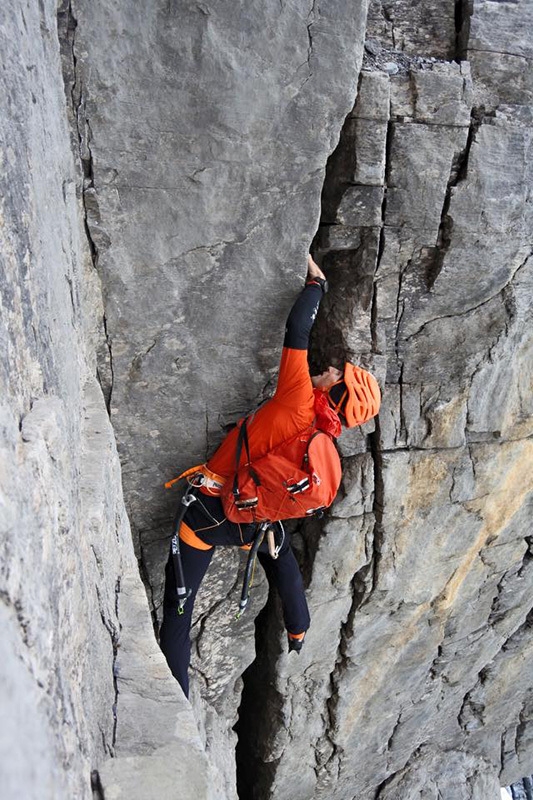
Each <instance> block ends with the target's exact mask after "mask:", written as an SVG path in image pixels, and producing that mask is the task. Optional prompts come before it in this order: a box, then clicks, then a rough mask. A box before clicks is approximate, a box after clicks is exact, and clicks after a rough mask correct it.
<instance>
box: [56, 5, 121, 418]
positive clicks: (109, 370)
mask: <svg viewBox="0 0 533 800" xmlns="http://www.w3.org/2000/svg"><path fill="white" fill-rule="evenodd" d="M57 27H58V36H59V44H60V49H61V63H62V71H63V83H64V88H65V94H66V98H67V108H68V112H69V117H70V122H71V130H72V134H73V145H74V147H73V150H74V154H75V155H76V154H77V156H78V157H79V161H78V162H77V163H78V164H79V166H80V167H81V176H80V177H81V184H82V185H81V191H80V198H81V205H82V210H83V226H84V231H85V236H86V239H87V244H88V248H89V253H90V256H91V261H92V264H93V267H94V268H95V269H96V270H98V262H99V249H98V245H97V243H96V241H95V239H94V237H93V235H92V233H91V228H90V225H89V218H90V216H91V214H92V215H93V217H94V218H95V219H98V216H99V212H98V203H97V200H96V189H95V185H94V164H93V154H92V150H91V140H92V138H93V134H92V130H91V125H90V122H89V119H88V117H87V113H86V103H85V96H84V93H83V81H82V76H81V69H80V65H79V63H78V59H77V56H76V31H77V27H78V21H77V19H76V17H75V15H74V10H73V7H72V0H61V2H60V3H59V5H58V9H57ZM102 328H103V338H104V340H105V347H106V350H107V352H106V353H105V354H104V353H102V352H100V353H99V354H98V367H97V373H96V374H97V378H98V381H99V383H100V386H101V388H102V392H103V394H104V398H105V402H106V407H107V410H108V413H110V410H111V396H112V392H113V380H114V375H113V354H112V342H111V337H110V334H109V331H108V325H107V318H106V315H105V313H104V315H103V319H102Z"/></svg>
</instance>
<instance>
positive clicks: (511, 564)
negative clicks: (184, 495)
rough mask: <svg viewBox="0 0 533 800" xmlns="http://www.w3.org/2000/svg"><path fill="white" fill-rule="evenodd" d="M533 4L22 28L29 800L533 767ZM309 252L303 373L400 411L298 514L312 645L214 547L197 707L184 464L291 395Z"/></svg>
mask: <svg viewBox="0 0 533 800" xmlns="http://www.w3.org/2000/svg"><path fill="white" fill-rule="evenodd" d="M532 8H533V5H532V3H531V1H530V0H517V2H513V3H505V2H504V3H496V2H487V1H486V0H473V1H472V2H467V0H465V2H460V3H454V2H451V0H450V1H449V2H445V3H442V2H439V3H436V2H430V0H420V2H418V1H417V2H411V3H406V2H403V0H372V2H370V3H369V5H368V8H367V4H366V3H365V2H363V0H361V2H354V1H353V0H351V2H347V0H333V1H332V2H328V3H322V4H320V3H318V2H316V0H309V2H306V3H304V4H302V3H301V2H299V0H298V2H297V0H281V2H280V0H275V1H274V0H267V1H266V2H265V0H263V2H261V3H259V2H257V3H256V2H247V3H239V4H235V3H229V2H223V1H222V0H205V2H204V0H202V2H175V1H174V0H170V1H169V0H164V1H163V0H149V2H145V3H137V2H133V0H121V1H120V2H118V3H115V4H109V3H104V2H100V1H99V0H97V2H94V0H92V2H86V0H72V2H66V0H65V1H64V2H61V3H60V4H59V6H58V7H57V8H56V6H55V5H54V3H53V2H51V0H50V1H49V2H46V3H44V4H41V6H39V7H37V5H36V4H33V3H30V2H23V0H20V2H18V3H17V4H16V8H15V10H14V11H10V13H9V14H7V12H6V13H5V14H4V15H3V19H2V23H3V27H2V37H3V38H2V53H3V58H4V63H5V66H6V69H5V70H4V72H3V76H4V77H3V81H5V82H4V83H2V93H3V100H4V103H3V105H4V106H5V107H6V108H7V109H8V112H9V113H8V115H6V116H5V117H2V122H1V123H0V124H1V125H2V129H1V130H2V142H1V154H2V164H3V170H2V179H3V182H4V184H5V186H4V189H3V205H2V215H3V219H2V228H1V231H2V238H3V242H2V254H3V259H4V262H3V264H4V267H3V275H2V283H1V287H0V288H1V298H2V315H1V325H2V328H1V330H2V345H3V346H2V360H1V362H0V363H1V370H2V371H1V373H0V374H1V381H2V394H1V411H0V413H1V416H2V426H1V430H2V435H1V438H0V443H1V445H0V446H1V447H2V451H3V452H2V454H3V458H2V471H1V473H0V474H1V476H2V477H1V484H2V486H1V491H2V506H1V507H0V508H1V511H0V519H1V522H2V529H3V530H2V539H1V542H2V555H1V557H0V564H1V569H2V573H1V575H2V578H1V580H2V586H1V596H2V599H3V600H4V602H3V603H2V604H1V605H0V612H1V614H2V616H3V618H4V627H3V630H4V631H5V635H4V637H2V649H3V658H2V667H1V668H0V669H1V673H0V675H1V676H2V677H1V681H2V694H3V695H4V696H5V697H6V703H7V705H6V708H7V710H8V714H7V715H6V716H7V720H8V722H7V724H6V725H5V726H3V728H2V732H1V733H0V737H1V738H0V748H1V763H2V769H3V771H4V772H5V781H4V783H5V785H7V786H8V787H9V790H10V791H11V794H12V796H17V792H18V790H19V788H20V786H23V787H24V790H25V792H26V794H27V796H28V797H36V798H37V797H39V798H41V797H43V796H49V797H54V798H56V797H72V796H76V797H89V796H90V794H91V772H93V773H94V774H93V790H94V792H95V793H96V796H100V797H101V796H105V798H106V800H109V798H122V797H124V798H126V797H127V798H128V800H133V799H134V798H136V797H139V798H143V800H144V798H149V797H151V796H154V797H155V796H157V797H165V798H169V800H171V798H173V797H176V798H177V797H179V798H186V797H187V796H191V797H192V796H194V797H195V798H203V797H213V798H216V799H217V800H219V798H220V800H222V798H235V797H236V796H237V794H238V796H239V797H241V798H255V799H256V800H262V799H263V798H267V797H268V798H276V799H277V800H285V799H286V798H288V797H291V798H293V800H311V798H328V800H330V799H334V798H338V800H346V799H347V798H357V799H359V798H363V797H367V796H372V797H375V798H376V800H378V799H379V800H393V799H394V800H396V798H399V797H401V798H402V800H410V798H413V800H414V798H417V797H419V796H420V793H421V792H424V796H427V797H431V798H435V800H437V798H444V797H446V798H453V800H457V798H465V800H466V799H467V798H468V799H470V798H471V799H472V800H474V799H475V800H477V799H478V798H479V800H481V798H483V800H485V799H486V798H487V799H488V798H492V797H494V799H495V800H496V798H497V797H498V786H499V784H500V783H501V784H506V783H507V784H508V783H510V782H511V781H513V780H515V779H518V778H520V777H521V776H523V775H526V774H530V773H531V771H532V769H533V745H532V730H533V723H532V716H531V715H532V702H531V700H532V694H531V692H532V680H531V668H530V667H531V659H532V652H531V650H532V647H533V635H532V629H531V625H532V602H531V588H532V583H533V567H532V563H533V562H532V549H531V524H530V519H531V505H532V489H533V477H532V473H531V463H532V460H533V453H532V444H531V443H532V439H531V436H532V432H533V430H532V428H533V423H532V418H533V415H532V399H531V398H532V396H533V394H532V385H533V382H532V372H533V358H532V335H531V330H532V311H531V293H532V280H533V278H532V274H531V270H532V265H533V259H532V258H531V256H532V253H533V245H532V228H533V226H532V219H531V208H532V207H531V186H532V185H533V180H532V177H533V176H532V148H531V140H532V131H533V116H532V105H531V103H532V98H531V92H532V85H531V75H532V74H533V73H532V71H531V59H532V52H531V51H532V47H533V45H532V40H531V36H530V34H529V30H530V28H531V17H532V13H533V11H532ZM60 49H61V59H60ZM73 156H74V158H73ZM326 165H327V168H326ZM311 242H313V249H314V252H315V253H316V254H317V257H320V259H322V262H323V265H324V269H325V271H326V272H327V274H328V278H329V282H330V285H331V290H330V293H329V295H328V297H327V298H326V300H325V301H324V303H323V306H322V309H321V313H320V315H319V319H318V321H317V324H316V326H315V332H314V337H313V346H312V354H311V357H312V362H313V365H314V367H316V368H320V367H324V366H327V365H328V364H329V363H330V362H333V363H335V361H336V360H337V359H338V360H342V359H343V358H344V357H350V358H352V359H354V360H356V361H358V362H359V363H361V364H362V365H363V366H367V367H369V368H371V369H372V370H373V371H374V372H375V374H376V375H377V376H378V378H379V380H380V383H381V385H382V387H383V390H384V394H383V397H384V402H383V409H382V412H381V413H380V416H379V419H378V420H377V421H376V423H371V424H369V425H367V426H364V427H363V428H362V429H358V430H356V431H352V432H349V433H346V434H344V435H343V436H342V437H341V439H340V441H339V447H340V450H341V453H342V456H343V467H344V481H343V487H342V490H341V494H340V496H339V499H338V501H337V502H336V504H335V506H334V507H333V509H332V511H331V514H330V515H329V516H328V518H327V519H326V520H324V521H322V522H311V523H308V524H306V525H305V526H304V525H295V526H293V544H294V547H295V549H296V550H297V553H298V557H299V559H300V561H301V565H302V569H303V573H304V576H305V580H306V583H307V586H308V597H309V601H310V606H311V612H312V617H313V621H312V627H311V630H310V632H309V635H308V637H307V640H306V643H305V647H304V650H303V652H302V655H301V656H300V657H296V656H291V657H290V658H289V657H288V656H287V654H286V645H285V642H284V635H283V631H282V627H281V623H280V615H279V604H278V601H277V598H276V597H275V596H274V595H271V596H270V598H269V600H268V602H267V604H266V607H265V608H264V610H263V611H262V612H261V613H259V612H260V610H261V609H262V607H263V606H264V604H265V600H266V598H267V594H268V587H267V586H266V584H265V581H264V579H262V578H261V576H258V582H257V585H256V586H255V587H254V590H253V598H252V604H251V609H250V611H248V612H247V616H245V617H244V618H243V620H241V621H240V622H238V623H237V622H235V621H234V619H233V617H234V612H235V598H236V595H237V592H238V587H239V580H240V574H239V562H240V555H239V554H237V553H234V552H232V551H227V550H222V551H221V552H220V553H217V555H216V557H215V559H214V562H213V564H212V567H211V568H210V571H209V574H208V578H207V579H206V581H205V582H204V586H203V589H202V595H201V596H199V599H198V606H197V622H196V624H195V626H194V630H193V636H194V640H195V646H194V648H193V649H194V653H193V665H192V669H193V681H192V685H193V690H192V702H193V706H194V718H193V715H192V713H191V708H190V706H189V705H188V704H187V703H186V701H185V700H184V698H183V696H182V694H181V692H180V690H179V687H177V685H176V684H175V682H174V681H173V680H172V679H171V677H170V676H169V673H168V670H167V668H166V665H165V663H164V660H163V659H162V656H161V654H160V653H159V651H158V649H157V644H156V640H155V637H154V635H153V631H152V627H151V620H150V611H151V612H152V619H153V620H155V619H156V618H157V615H158V613H159V610H160V602H161V590H162V580H163V564H164V561H165V559H166V554H167V550H168V539H169V535H170V524H171V520H172V516H173V513H174V508H175V503H176V499H177V498H176V496H175V495H170V494H168V493H165V492H164V490H163V489H162V484H163V483H164V481H165V480H168V479H169V478H171V477H173V476H174V475H175V474H177V473H178V471H180V470H181V469H183V468H185V467H187V466H190V465H191V464H193V463H198V462H200V461H202V460H204V459H205V458H206V457H207V456H208V454H209V453H211V452H212V451H213V449H214V448H215V447H216V445H217V444H218V443H219V442H220V440H221V439H222V437H223V436H224V433H225V431H226V430H227V426H228V425H229V424H231V423H232V422H233V421H235V420H236V419H237V418H238V417H239V416H240V415H241V414H243V413H244V412H246V411H247V410H248V409H249V408H250V407H253V406H254V405H256V404H257V403H258V402H260V401H261V400H262V399H263V398H264V397H266V396H268V393H269V391H270V390H271V389H272V386H273V380H274V379H275V374H276V370H277V362H278V358H279V351H280V345H281V339H282V335H283V326H284V321H285V317H286V313H287V311H288V309H289V307H290V305H291V303H292V301H293V299H294V297H295V296H296V293H297V292H298V289H299V287H300V285H301V278H302V277H303V274H304V271H305V255H306V252H307V250H308V248H309V245H310V244H311ZM110 423H111V424H112V427H111V424H110ZM115 438H116V443H117V446H118V454H119V457H120V464H121V470H120V469H119V462H118V458H117V453H116V450H115ZM121 479H122V482H123V486H124V493H125V501H126V507H127V510H128V516H129V521H128V519H127V517H126V512H125V507H124V502H123V500H122V489H121V485H120V484H121ZM130 523H131V532H130ZM134 549H135V550H136V555H137V556H138V558H139V563H140V566H141V571H142V574H143V577H144V579H145V583H146V589H147V595H145V593H144V589H143V587H142V585H141V582H140V578H139V575H138V570H137V564H136V561H135V557H134ZM236 746H237V750H236V752H237V758H236V759H235V747H236ZM28 747H30V748H31V750H32V752H33V754H34V758H33V760H32V762H31V769H28V760H27V757H26V753H27V751H28ZM4 754H5V755H4ZM43 787H45V790H43ZM45 791H46V792H48V794H45ZM187 793H188V794H187Z"/></svg>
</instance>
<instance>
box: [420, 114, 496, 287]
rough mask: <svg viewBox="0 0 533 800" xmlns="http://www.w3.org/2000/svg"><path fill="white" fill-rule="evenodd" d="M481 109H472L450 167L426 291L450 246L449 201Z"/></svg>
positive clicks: (465, 168)
mask: <svg viewBox="0 0 533 800" xmlns="http://www.w3.org/2000/svg"><path fill="white" fill-rule="evenodd" d="M482 117H483V111H482V110H480V109H472V112H471V121H470V127H469V129H468V137H467V140H466V145H465V148H464V150H461V151H460V152H459V153H456V154H455V156H454V158H453V160H452V165H451V168H450V177H449V179H448V183H447V185H446V193H445V195H444V202H443V205H442V211H441V215H440V224H439V231H438V234H437V243H436V245H435V247H434V248H433V249H432V251H431V256H430V258H429V260H428V262H427V264H426V269H425V282H426V286H427V289H428V291H431V289H432V288H433V286H434V284H435V281H436V280H437V278H438V277H439V275H440V273H441V270H442V267H443V264H444V259H445V257H446V253H447V252H448V250H449V248H450V244H451V241H452V232H453V218H452V217H451V216H450V214H449V211H450V203H451V200H452V196H453V190H454V189H455V187H457V186H458V185H459V184H460V183H461V182H462V181H464V180H466V178H467V174H468V159H469V157H470V150H471V148H472V144H473V142H474V140H475V136H476V133H477V131H478V130H479V127H480V125H481V121H482Z"/></svg>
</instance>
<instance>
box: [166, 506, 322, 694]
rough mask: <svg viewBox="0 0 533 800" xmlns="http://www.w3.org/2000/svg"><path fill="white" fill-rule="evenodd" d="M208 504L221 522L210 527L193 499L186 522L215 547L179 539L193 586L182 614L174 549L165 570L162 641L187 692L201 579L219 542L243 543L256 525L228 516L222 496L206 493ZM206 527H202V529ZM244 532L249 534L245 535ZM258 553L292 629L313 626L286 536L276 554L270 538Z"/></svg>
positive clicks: (187, 580) (189, 584)
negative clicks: (271, 552)
mask: <svg viewBox="0 0 533 800" xmlns="http://www.w3.org/2000/svg"><path fill="white" fill-rule="evenodd" d="M201 502H202V504H203V505H204V506H205V507H206V509H207V511H208V513H209V514H211V515H212V516H213V517H214V518H215V519H216V520H217V522H218V521H219V520H220V522H218V524H217V525H216V527H215V526H213V527H212V528H209V530H205V526H206V524H207V525H208V524H209V523H208V522H206V515H205V514H204V513H203V511H202V508H201V507H200V506H199V505H198V506H197V505H196V504H193V506H192V507H191V509H190V510H189V511H187V514H186V516H185V520H184V521H185V522H186V524H187V525H188V526H189V527H190V528H192V529H193V530H194V531H196V533H197V535H199V536H200V538H201V539H202V541H205V543H206V544H211V545H213V547H212V548H211V549H210V550H200V549H198V548H196V547H191V546H190V545H188V544H187V543H186V542H184V541H180V550H181V560H182V564H183V572H184V575H185V583H186V586H187V589H190V590H191V594H190V597H189V599H188V600H187V602H186V604H185V608H184V610H183V614H178V610H177V609H178V603H177V594H176V579H175V575H174V564H173V560H172V553H170V555H169V558H168V561H167V565H166V570H165V595H164V601H163V624H162V626H161V631H160V644H161V649H162V651H163V653H164V654H165V657H166V659H167V662H168V665H169V667H170V669H171V671H172V674H173V675H174V677H175V678H176V680H177V681H178V682H179V684H180V686H181V688H182V689H183V691H184V693H185V696H186V697H188V696H189V676H188V670H189V662H190V658H191V641H190V630H191V622H192V613H193V608H194V601H195V598H196V594H197V592H198V589H199V587H200V584H201V582H202V579H203V577H204V575H205V573H206V571H207V568H208V567H209V564H210V562H211V558H212V557H213V552H214V547H215V546H216V545H230V546H237V547H238V546H240V545H242V544H243V538H244V542H245V543H246V540H247V539H248V540H249V539H250V538H251V536H252V535H253V532H254V530H255V526H253V527H252V526H243V528H242V530H241V529H240V528H239V526H238V525H235V524H234V523H231V522H228V521H227V520H225V519H224V515H223V511H222V506H221V503H220V501H219V500H218V498H205V497H201ZM200 529H203V530H200ZM243 534H244V537H243ZM258 559H259V561H260V563H261V565H262V566H263V568H264V570H265V572H266V575H267V578H268V581H269V584H272V585H274V586H275V587H276V588H277V590H278V592H279V595H280V597H281V603H282V607H283V619H284V622H285V627H286V629H287V631H289V633H303V632H304V631H306V630H307V629H308V628H309V623H310V617H309V609H308V606H307V600H306V599H305V590H304V585H303V580H302V576H301V573H300V568H299V567H298V562H297V561H296V558H295V556H294V553H293V551H292V549H291V546H290V544H289V541H288V536H286V538H285V541H284V542H283V545H282V547H281V550H280V554H279V556H278V558H277V559H276V560H274V559H273V558H271V556H270V555H269V553H268V547H267V544H266V542H263V544H262V545H261V547H260V549H259V554H258Z"/></svg>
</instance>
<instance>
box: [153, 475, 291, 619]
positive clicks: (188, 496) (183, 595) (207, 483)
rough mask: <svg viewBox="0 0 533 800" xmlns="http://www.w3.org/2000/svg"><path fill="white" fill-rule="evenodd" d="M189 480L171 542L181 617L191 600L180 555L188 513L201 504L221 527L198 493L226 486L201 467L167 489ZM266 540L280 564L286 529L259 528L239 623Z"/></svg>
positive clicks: (277, 525)
mask: <svg viewBox="0 0 533 800" xmlns="http://www.w3.org/2000/svg"><path fill="white" fill-rule="evenodd" d="M182 478H185V479H186V480H187V483H188V484H189V488H188V489H187V490H186V492H185V494H184V495H183V497H182V498H181V502H180V506H179V509H178V513H177V514H176V518H175V520H174V526H173V530H172V541H171V550H172V561H173V565H174V575H175V579H176V592H177V595H178V614H179V615H181V614H183V613H184V608H185V603H186V602H187V599H188V598H189V597H190V594H191V590H190V589H187V587H186V585H185V575H184V572H183V563H182V560H181V551H180V527H181V524H182V522H183V519H184V517H185V514H186V513H187V509H188V508H189V506H190V505H192V503H194V502H197V503H198V504H199V505H200V506H201V508H202V510H203V511H204V513H205V514H206V516H208V517H209V519H211V521H212V522H214V523H215V525H217V524H220V523H219V522H218V520H216V519H215V518H214V517H213V516H212V514H210V512H209V511H208V509H207V508H206V507H205V506H204V504H203V503H202V501H201V500H200V497H198V495H197V492H198V490H207V492H208V494H212V493H213V494H218V493H219V491H220V487H221V486H222V484H221V483H220V480H221V479H220V478H219V476H217V475H216V474H215V473H213V472H211V471H210V470H208V469H207V467H206V466H205V464H201V465H199V466H196V467H192V468H191V469H188V470H186V471H185V472H182V474H181V475H179V476H178V477H177V478H174V479H173V480H171V481H168V482H167V483H165V488H166V489H170V488H171V487H172V486H174V484H176V483H177V482H178V481H179V480H181V479H182ZM276 528H277V529H278V530H279V532H280V543H279V544H277V543H276ZM265 537H266V541H267V545H268V553H269V555H270V557H271V558H272V559H274V560H276V559H277V558H278V556H279V554H280V551H281V549H282V547H283V544H284V542H285V529H284V527H283V524H282V523H281V522H280V521H278V522H274V523H272V522H269V521H264V522H261V523H258V524H257V527H256V532H255V536H254V539H253V542H252V545H251V547H250V550H249V553H248V559H247V562H246V568H245V571H244V578H243V584H242V591H241V599H240V602H239V610H238V612H237V614H236V616H235V619H239V618H240V617H241V616H242V614H243V613H244V611H245V609H246V606H247V605H248V600H249V596H250V588H251V586H252V583H253V578H254V572H255V565H256V561H257V552H258V550H259V548H260V546H261V544H262V543H263V541H264V539H265Z"/></svg>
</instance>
